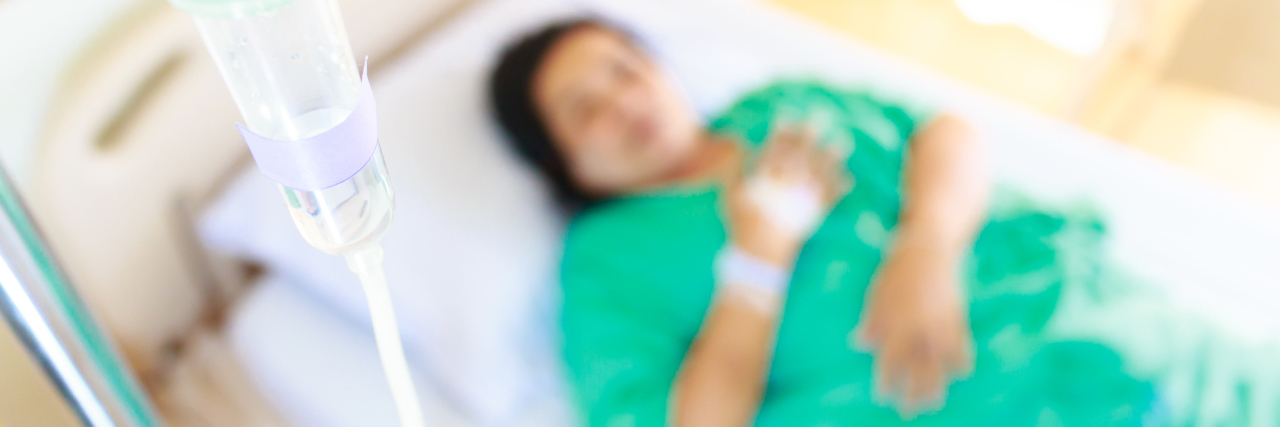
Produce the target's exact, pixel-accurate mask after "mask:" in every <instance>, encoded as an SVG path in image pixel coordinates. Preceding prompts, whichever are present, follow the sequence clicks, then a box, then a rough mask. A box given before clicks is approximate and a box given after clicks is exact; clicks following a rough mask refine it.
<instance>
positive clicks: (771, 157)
mask: <svg viewBox="0 0 1280 427" xmlns="http://www.w3.org/2000/svg"><path fill="white" fill-rule="evenodd" d="M767 144H768V145H767V146H766V147H765V149H764V152H762V153H761V154H760V157H759V159H758V160H757V162H756V164H755V165H754V167H752V168H751V169H750V170H749V172H748V173H746V174H745V175H744V176H741V177H739V178H738V179H737V180H736V181H734V182H732V183H731V184H730V186H729V191H728V194H729V200H728V217H729V218H728V228H729V238H730V240H731V241H732V242H733V244H735V245H737V246H738V247H740V248H742V249H743V250H744V251H747V252H748V253H750V254H752V255H754V256H756V257H759V258H760V259H763V260H766V261H770V262H773V263H775V264H777V265H779V266H790V265H791V264H792V263H793V262H794V260H795V256H796V254H797V252H799V250H800V247H801V246H803V245H804V243H805V241H807V240H808V239H809V237H810V236H811V235H812V234H813V231H814V230H815V229H816V228H817V226H818V225H819V224H820V223H821V222H822V220H823V219H825V218H826V216H827V213H829V212H830V210H831V207H832V206H834V205H835V203H836V202H837V201H839V200H840V199H841V198H843V197H844V196H845V195H846V194H848V193H849V190H850V189H852V188H853V184H852V183H853V178H852V176H850V175H849V172H848V170H847V169H846V168H845V167H844V161H845V159H846V158H847V156H848V154H847V153H845V154H844V155H841V153H840V152H839V151H837V150H832V149H825V148H821V147H819V146H817V144H816V143H815V137H814V135H813V134H812V133H809V132H803V131H792V130H783V131H780V132H778V133H777V134H776V135H774V137H773V138H772V139H770V140H769V141H768V142H767Z"/></svg>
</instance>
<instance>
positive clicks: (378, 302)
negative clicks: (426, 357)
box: [346, 246, 424, 426]
mask: <svg viewBox="0 0 1280 427" xmlns="http://www.w3.org/2000/svg"><path fill="white" fill-rule="evenodd" d="M346 258H347V267H348V268H350V269H351V271H352V272H355V273H356V275H358V276H360V284H361V285H362V286H364V297H365V299H366V300H368V302H369V313H370V315H372V316H373V336H374V339H375V340H376V341H377V343H378V354H379V355H380V356H381V357H382V369H383V370H385V371H386V374H387V382H389V383H390V385H391V397H392V398H393V399H395V401H396V409H397V410H398V411H399V413H400V424H401V425H404V426H421V425H424V423H423V420H422V410H421V409H420V408H419V407H418V393H417V392H415V391H414V389H413V381H412V380H411V377H410V375H409V364H408V363H406V362H405V360H404V349H403V348H402V347H401V346H400V332H399V331H398V330H397V329H396V316H395V311H394V310H392V307H391V293H390V292H387V278H386V276H384V275H383V273H382V247H381V246H374V247H371V248H368V249H365V250H362V251H359V252H356V253H353V254H350V255H347V257H346Z"/></svg>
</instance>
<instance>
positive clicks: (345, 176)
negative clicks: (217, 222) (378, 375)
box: [170, 0, 424, 427]
mask: <svg viewBox="0 0 1280 427" xmlns="http://www.w3.org/2000/svg"><path fill="white" fill-rule="evenodd" d="M170 3H171V4H173V5H174V6H175V7H177V8H178V9H180V10H182V11H184V12H186V13H187V14H189V15H191V16H192V17H193V18H194V19H195V22H196V27H197V28H198V29H199V31H200V35H201V37H202V38H203V39H204V42H205V46H206V47H207V48H208V50H209V53H210V54H211V55H212V56H213V59H214V62H215V63H216V64H217V66H218V71H219V72H220V73H221V74H222V77H223V79H224V80H225V81H226V84H227V88H228V89H229V90H230V91H231V95H232V98H233V99H234V100H235V103H236V106H237V107H238V108H239V109H240V113H241V115H242V116H243V118H244V121H245V124H244V125H237V126H238V127H239V130H240V134H241V136H242V137H243V138H244V140H245V143H246V145H248V146H249V151H250V152H251V153H252V154H253V158H254V161H255V163H257V165H258V169H259V171H260V172H262V174H263V175H266V176H267V177H268V178H270V179H272V180H273V181H275V182H276V183H278V184H280V190H281V193H282V195H283V197H284V200H285V204H286V206H287V208H288V211H289V214H290V216H291V217H292V218H293V222H294V225H296V226H297V228H298V231H299V232H300V233H301V234H302V236H303V237H304V238H305V239H306V240H307V242H308V243H310V244H311V245H312V246H314V247H316V248H317V249H320V250H321V251H324V252H326V253H330V254H334V255H339V256H342V257H344V258H345V259H346V262H347V266H348V267H349V268H350V269H351V271H352V272H354V273H355V274H356V275H357V276H358V277H359V278H360V282H361V285H362V286H363V288H364V292H365V298H366V300H367V302H368V304H369V311H370V315H371V316H372V318H373V329H374V338H375V340H376V342H377V346H378V353H379V355H380V357H381V359H382V366H383V370H384V371H385V372H386V375H387V380H388V383H389V385H390V387H391V394H392V397H393V399H394V400H395V403H396V408H397V411H398V413H399V417H400V422H401V425H402V426H406V427H411V426H412V427H417V426H422V425H424V421H423V415H422V411H421V409H420V408H419V405H418V398H417V394H416V392H415V390H414V387H413V382H412V379H411V377H410V374H409V368H408V363H407V362H406V361H405V356H404V351H403V349H402V347H401V344H400V335H399V331H398V329H397V327H396V323H395V315H394V313H393V310H392V304H391V296H390V293H389V292H388V290H387V285H386V278H385V276H384V274H383V271H382V247H381V245H380V241H381V239H382V236H383V234H385V232H386V229H387V226H388V225H389V224H390V223H391V217H392V209H393V205H394V201H395V198H394V194H393V192H392V190H391V184H390V182H389V181H388V177H387V171H386V166H385V164H384V163H383V159H382V152H381V150H380V149H379V146H378V126H377V108H376V105H375V102H374V97H373V92H372V89H371V88H370V86H369V79H368V75H367V73H368V65H367V63H368V60H367V58H366V59H365V67H364V68H365V69H364V70H363V72H362V73H361V72H358V70H357V69H356V61H355V58H354V57H353V55H352V52H351V46H350V42H349V41H348V40H347V34H346V30H345V28H344V27H343V23H342V16H341V13H340V11H339V10H338V7H337V4H336V3H335V1H334V0H170Z"/></svg>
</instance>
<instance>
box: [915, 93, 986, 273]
mask: <svg viewBox="0 0 1280 427" xmlns="http://www.w3.org/2000/svg"><path fill="white" fill-rule="evenodd" d="M910 147H911V149H910V151H909V152H908V160H907V170H906V176H905V186H906V200H907V202H906V204H905V205H904V206H903V210H902V215H901V217H900V220H899V224H898V227H899V229H900V233H899V236H900V237H899V239H901V240H902V241H903V242H902V243H901V244H900V246H901V245H912V244H922V245H930V246H932V247H934V248H935V249H938V250H941V251H944V252H946V253H947V254H948V255H949V256H952V257H955V258H958V257H961V256H963V253H964V252H966V251H967V250H968V249H969V247H970V246H971V244H972V243H973V238H974V234H975V233H976V232H977V229H978V226H979V225H980V224H981V222H982V219H983V214H985V213H986V207H987V197H988V194H987V192H988V190H989V178H988V176H987V165H986V161H985V158H984V155H983V147H982V141H981V140H980V139H978V137H977V136H976V135H975V133H974V131H973V129H972V128H971V127H970V126H969V125H968V123H965V122H964V121H963V120H961V119H959V118H957V117H955V116H950V115H942V116H940V117H938V118H936V119H934V120H933V121H930V122H929V123H928V124H927V125H925V126H924V128H922V129H921V130H920V131H918V132H917V133H916V134H915V135H913V136H912V138H911V143H910ZM957 261H958V260H957Z"/></svg>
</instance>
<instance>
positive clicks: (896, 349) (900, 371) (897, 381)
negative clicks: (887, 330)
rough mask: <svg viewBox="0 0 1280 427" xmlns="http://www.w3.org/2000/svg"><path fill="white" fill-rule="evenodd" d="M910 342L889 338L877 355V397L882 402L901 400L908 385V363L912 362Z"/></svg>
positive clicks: (890, 402) (889, 402)
mask: <svg viewBox="0 0 1280 427" xmlns="http://www.w3.org/2000/svg"><path fill="white" fill-rule="evenodd" d="M908 345H909V344H906V343H904V342H903V340H899V339H887V340H885V342H884V343H882V345H881V347H880V353H879V354H878V355H876V357H875V378H874V380H875V398H876V401H877V402H880V403H882V404H884V403H888V404H892V403H894V402H895V401H898V400H900V398H901V397H902V394H903V388H904V386H905V385H906V384H905V380H906V377H905V375H906V373H907V363H909V362H910V349H909V348H907V347H908Z"/></svg>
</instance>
